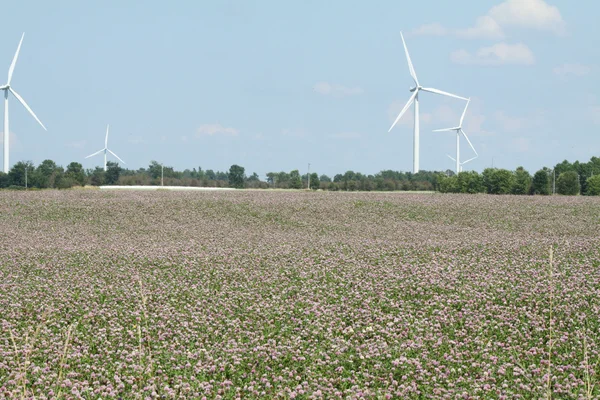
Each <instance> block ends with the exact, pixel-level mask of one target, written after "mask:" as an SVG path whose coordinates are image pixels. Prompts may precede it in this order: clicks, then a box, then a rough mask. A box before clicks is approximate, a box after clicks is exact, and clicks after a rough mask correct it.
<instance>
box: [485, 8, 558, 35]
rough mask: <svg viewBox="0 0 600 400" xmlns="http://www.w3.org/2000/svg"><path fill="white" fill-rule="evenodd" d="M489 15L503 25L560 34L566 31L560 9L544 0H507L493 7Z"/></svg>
mask: <svg viewBox="0 0 600 400" xmlns="http://www.w3.org/2000/svg"><path fill="white" fill-rule="evenodd" d="M488 15H489V16H490V17H492V18H493V19H495V20H496V21H497V22H498V24H500V25H502V26H510V25H514V26H519V27H522V28H533V29H538V30H545V31H551V32H554V33H556V34H559V35H560V34H564V33H565V22H564V20H563V18H562V16H561V15H560V11H558V8H557V7H556V6H551V5H549V4H547V3H546V2H545V1H544V0H506V1H505V2H504V3H502V4H499V5H497V6H494V7H492V9H491V10H490V11H489V12H488Z"/></svg>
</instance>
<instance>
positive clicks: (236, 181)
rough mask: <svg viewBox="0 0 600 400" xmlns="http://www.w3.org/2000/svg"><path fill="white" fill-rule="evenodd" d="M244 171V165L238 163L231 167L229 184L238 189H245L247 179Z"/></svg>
mask: <svg viewBox="0 0 600 400" xmlns="http://www.w3.org/2000/svg"><path fill="white" fill-rule="evenodd" d="M244 171H245V170H244V167H240V166H239V165H236V164H234V165H232V166H231V167H229V186H231V187H234V188H236V189H243V188H244V180H245V176H244Z"/></svg>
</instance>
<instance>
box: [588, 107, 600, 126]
mask: <svg viewBox="0 0 600 400" xmlns="http://www.w3.org/2000/svg"><path fill="white" fill-rule="evenodd" d="M588 113H589V116H590V118H591V120H592V122H593V123H594V124H596V125H600V106H591V107H589V108H588Z"/></svg>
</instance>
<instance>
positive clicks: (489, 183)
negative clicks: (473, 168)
mask: <svg viewBox="0 0 600 400" xmlns="http://www.w3.org/2000/svg"><path fill="white" fill-rule="evenodd" d="M514 179H515V176H514V174H513V172H512V171H509V170H506V169H498V168H486V169H485V170H483V184H484V187H485V189H486V191H487V193H488V194H509V193H510V192H511V189H512V187H513V182H514Z"/></svg>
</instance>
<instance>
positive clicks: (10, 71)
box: [0, 33, 47, 173]
mask: <svg viewBox="0 0 600 400" xmlns="http://www.w3.org/2000/svg"><path fill="white" fill-rule="evenodd" d="M24 37H25V33H23V35H22V36H21V41H19V46H18V47H17V52H16V53H15V56H14V58H13V60H12V63H11V64H10V68H8V81H7V82H6V84H5V85H3V86H0V90H4V173H8V167H9V162H8V161H9V160H8V152H9V143H8V141H9V129H8V93H9V92H10V93H12V94H13V96H15V97H16V98H17V100H19V102H20V103H21V104H23V107H25V108H26V109H27V111H29V114H31V115H32V116H33V118H35V120H36V121H37V122H38V123H39V124H40V125H41V126H42V128H44V130H47V129H46V127H45V126H44V124H42V121H40V120H39V118H38V117H37V116H36V115H35V113H34V112H33V111H32V110H31V108H29V106H28V105H27V103H26V102H25V100H23V98H22V97H21V96H20V95H19V94H18V93H17V92H16V91H15V89H13V88H12V87H11V86H10V82H11V81H12V76H13V72H14V71H15V65H16V64H17V58H19V52H20V51H21V44H22V43H23V38H24Z"/></svg>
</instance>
